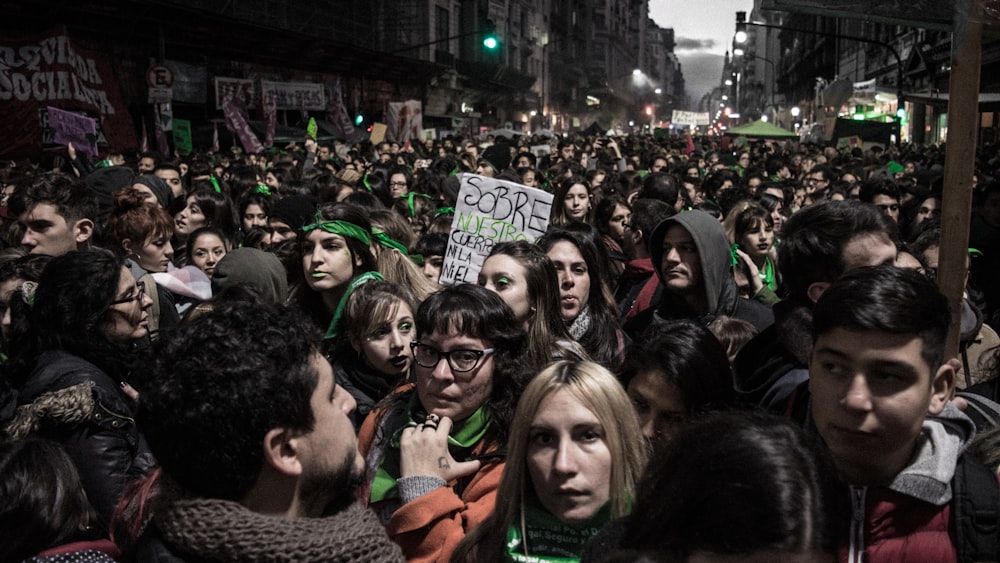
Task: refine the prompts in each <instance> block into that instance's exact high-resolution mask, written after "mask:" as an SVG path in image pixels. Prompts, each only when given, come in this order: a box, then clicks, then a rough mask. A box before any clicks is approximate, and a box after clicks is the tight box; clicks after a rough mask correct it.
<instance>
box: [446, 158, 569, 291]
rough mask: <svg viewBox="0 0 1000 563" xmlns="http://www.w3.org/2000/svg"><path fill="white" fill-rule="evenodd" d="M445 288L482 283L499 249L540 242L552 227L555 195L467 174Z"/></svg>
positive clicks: (453, 231)
mask: <svg viewBox="0 0 1000 563" xmlns="http://www.w3.org/2000/svg"><path fill="white" fill-rule="evenodd" d="M461 180H462V187H461V189H460V190H459V192H458V200H457V201H456V203H455V219H454V221H453V222H452V224H451V234H450V235H449V237H448V250H447V251H445V258H444V264H443V265H442V266H441V283H446V284H453V283H476V279H477V277H478V276H479V270H480V268H482V267H483V261H484V260H486V257H487V256H489V254H490V250H492V249H493V246H494V245H496V244H497V243H500V242H506V241H511V240H527V241H530V242H534V241H535V239H537V238H538V237H540V236H542V235H543V234H544V233H545V230H546V229H547V228H548V227H549V214H550V213H551V211H552V194H550V193H548V192H545V191H542V190H539V189H535V188H529V187H528V186H522V185H521V184H516V183H514V182H507V181H504V180H497V179H495V178H487V177H486V176H478V175H476V174H462V175H461Z"/></svg>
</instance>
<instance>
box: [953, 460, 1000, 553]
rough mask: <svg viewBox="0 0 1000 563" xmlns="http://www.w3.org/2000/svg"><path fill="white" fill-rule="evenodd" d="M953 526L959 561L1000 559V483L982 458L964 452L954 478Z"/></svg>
mask: <svg viewBox="0 0 1000 563" xmlns="http://www.w3.org/2000/svg"><path fill="white" fill-rule="evenodd" d="M951 486H952V496H953V498H952V503H951V526H952V534H953V537H954V538H955V549H956V551H957V552H958V561H959V563H974V562H980V561H1000V483H998V481H997V475H996V473H994V472H993V471H991V470H990V469H989V468H987V467H986V466H985V465H983V463H982V462H980V461H979V460H978V459H976V458H974V457H972V456H969V455H961V456H959V458H958V463H957V465H956V466H955V477H954V478H953V479H952V481H951Z"/></svg>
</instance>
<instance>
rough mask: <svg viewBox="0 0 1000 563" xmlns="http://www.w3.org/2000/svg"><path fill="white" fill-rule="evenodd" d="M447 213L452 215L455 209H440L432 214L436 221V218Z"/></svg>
mask: <svg viewBox="0 0 1000 563" xmlns="http://www.w3.org/2000/svg"><path fill="white" fill-rule="evenodd" d="M448 213H451V214H454V213H455V208H454V207H441V208H439V209H438V210H437V211H435V212H434V218H435V219H437V218H438V217H440V216H442V215H446V214H448Z"/></svg>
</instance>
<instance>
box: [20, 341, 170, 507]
mask: <svg viewBox="0 0 1000 563" xmlns="http://www.w3.org/2000/svg"><path fill="white" fill-rule="evenodd" d="M133 416H134V411H133V403H132V400H131V399H130V398H129V397H128V396H127V395H126V394H125V393H124V392H123V391H122V389H121V387H120V386H119V385H118V382H116V381H114V380H113V379H112V378H111V377H110V376H109V375H108V374H106V373H104V372H103V371H101V369H100V368H98V367H97V366H95V365H94V364H92V363H90V362H88V361H86V360H84V359H83V358H80V357H78V356H74V355H72V354H70V353H68V352H64V351H61V350H50V351H47V352H43V353H42V354H41V355H40V356H39V358H38V362H37V363H36V366H35V370H34V371H33V372H32V374H31V375H30V376H29V377H28V379H27V382H26V383H25V384H24V386H23V387H22V388H21V389H19V390H18V395H17V409H16V411H15V413H14V418H13V419H12V420H11V421H10V422H9V423H8V424H7V427H6V431H7V432H8V433H9V434H10V435H11V437H13V438H15V439H17V438H22V437H25V436H27V435H29V434H36V435H39V436H41V437H43V438H47V439H49V440H52V441H54V442H57V443H59V444H60V445H61V446H62V447H63V448H64V449H65V450H66V453H67V454H69V457H70V459H72V460H73V463H74V465H76V469H77V471H78V472H79V473H80V481H81V482H82V484H83V489H84V491H85V492H86V493H87V498H88V499H89V500H90V502H91V504H92V505H93V506H94V508H95V509H96V510H97V513H98V516H99V520H100V522H101V523H102V525H107V523H108V522H109V521H110V518H111V514H112V512H113V510H114V507H115V504H117V502H118V499H119V498H120V497H121V493H122V491H123V489H124V488H125V486H126V485H127V484H128V483H129V482H130V481H131V480H132V479H134V478H137V477H139V476H141V475H143V474H144V473H145V472H146V471H147V470H149V469H150V468H151V467H152V466H153V465H154V463H155V462H154V460H153V456H152V454H151V453H150V451H149V447H148V446H147V444H146V441H145V439H144V438H143V437H142V435H141V434H140V433H139V429H138V428H137V427H136V424H135V419H134V417H133Z"/></svg>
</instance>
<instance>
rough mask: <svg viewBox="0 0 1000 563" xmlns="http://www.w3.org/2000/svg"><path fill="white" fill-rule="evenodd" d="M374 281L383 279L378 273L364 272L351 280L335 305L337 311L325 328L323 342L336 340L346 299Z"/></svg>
mask: <svg viewBox="0 0 1000 563" xmlns="http://www.w3.org/2000/svg"><path fill="white" fill-rule="evenodd" d="M375 280H378V281H384V280H385V278H383V277H382V274H380V273H378V272H365V273H363V274H361V275H359V276H356V277H355V278H354V279H353V280H351V285H349V286H347V291H345V292H344V295H343V297H341V298H340V303H337V310H336V311H335V312H334V313H333V319H332V320H331V321H330V326H328V327H327V328H326V334H325V335H323V339H324V340H330V339H332V338H337V328H338V327H337V325H339V324H340V317H342V316H343V315H344V307H345V306H347V298H348V297H350V296H351V294H352V293H354V290H355V289H357V288H359V287H361V286H363V285H365V284H366V283H368V282H370V281H375Z"/></svg>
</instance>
